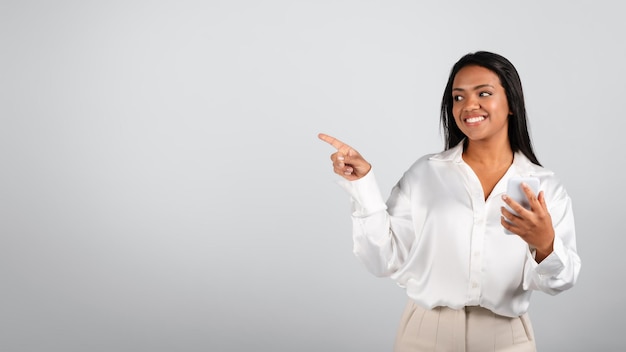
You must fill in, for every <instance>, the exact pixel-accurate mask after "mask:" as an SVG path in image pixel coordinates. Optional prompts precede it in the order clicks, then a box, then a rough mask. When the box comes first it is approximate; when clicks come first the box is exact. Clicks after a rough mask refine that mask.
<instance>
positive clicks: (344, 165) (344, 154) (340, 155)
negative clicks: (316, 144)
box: [317, 133, 372, 181]
mask: <svg viewBox="0 0 626 352" xmlns="http://www.w3.org/2000/svg"><path fill="white" fill-rule="evenodd" d="M317 136H318V137H319V139H321V140H323V141H324V142H326V143H328V144H330V145H332V146H333V147H334V148H335V149H336V150H337V151H336V152H335V153H333V154H331V156H330V160H332V161H333V170H334V171H335V173H336V174H337V175H339V176H341V177H343V178H345V179H346V180H348V181H355V180H358V179H360V178H361V177H363V176H365V175H367V173H368V172H370V170H371V169H372V165H370V163H368V162H367V161H366V160H365V159H363V157H362V156H361V154H359V152H357V151H356V150H355V149H354V148H352V147H351V146H349V145H347V144H345V143H344V142H342V141H340V140H338V139H337V138H335V137H331V136H329V135H327V134H323V133H320V134H318V135H317Z"/></svg>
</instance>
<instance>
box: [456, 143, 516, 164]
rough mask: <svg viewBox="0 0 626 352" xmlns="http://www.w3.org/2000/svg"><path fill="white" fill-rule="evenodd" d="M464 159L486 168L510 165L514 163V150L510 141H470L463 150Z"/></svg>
mask: <svg viewBox="0 0 626 352" xmlns="http://www.w3.org/2000/svg"><path fill="white" fill-rule="evenodd" d="M463 159H465V160H466V161H471V162H474V163H477V164H482V165H485V166H498V165H502V164H507V165H510V164H511V163H512V162H513V150H511V145H510V143H509V141H508V139H507V140H504V141H501V142H499V143H481V142H479V141H468V143H467V145H466V147H465V149H464V150H463Z"/></svg>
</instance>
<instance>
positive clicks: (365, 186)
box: [340, 170, 415, 277]
mask: <svg viewBox="0 0 626 352" xmlns="http://www.w3.org/2000/svg"><path fill="white" fill-rule="evenodd" d="M402 184H403V181H402V180H401V181H400V182H399V183H398V184H397V185H396V186H394V188H393V189H392V192H391V195H390V196H389V198H388V200H387V202H386V203H385V202H384V201H383V198H382V196H381V192H380V189H379V187H378V183H377V181H376V178H375V176H374V174H373V170H370V172H369V173H368V174H367V175H366V176H364V177H362V178H360V179H358V180H356V181H345V180H342V181H340V185H341V186H342V187H343V188H344V189H345V190H346V191H347V192H348V193H349V194H350V195H351V197H352V229H353V230H352V231H353V233H352V237H353V241H354V247H353V250H354V254H355V255H356V257H357V258H358V259H359V260H360V261H361V262H362V263H363V264H364V265H365V267H366V268H367V270H368V271H369V272H371V273H372V274H374V275H375V276H378V277H384V276H390V275H391V274H393V273H394V272H396V271H397V270H398V269H399V268H400V267H401V266H402V263H403V262H404V260H405V258H406V257H407V255H408V252H409V250H410V248H411V245H412V243H413V241H414V238H415V234H414V231H413V225H412V221H411V211H410V208H411V206H410V201H409V198H408V196H407V195H406V194H405V192H404V187H402Z"/></svg>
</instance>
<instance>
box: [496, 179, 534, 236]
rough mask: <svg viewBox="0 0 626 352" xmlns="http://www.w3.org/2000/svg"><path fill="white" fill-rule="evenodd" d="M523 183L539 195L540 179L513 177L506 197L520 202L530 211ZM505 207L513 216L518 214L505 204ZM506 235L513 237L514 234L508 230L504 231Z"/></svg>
mask: <svg viewBox="0 0 626 352" xmlns="http://www.w3.org/2000/svg"><path fill="white" fill-rule="evenodd" d="M522 183H526V184H527V185H528V186H529V187H530V189H532V191H533V193H535V195H537V194H538V193H539V179H538V178H536V177H512V178H510V179H509V181H508V183H507V187H506V195H507V196H509V198H511V199H513V200H514V201H516V202H518V203H519V204H520V205H521V206H523V207H524V208H526V209H529V210H530V203H529V202H528V197H526V193H524V190H523V189H522ZM505 207H506V209H507V210H508V211H510V212H511V213H513V214H516V215H517V213H516V212H515V211H514V210H513V209H511V208H510V207H509V206H508V205H506V204H505ZM504 232H505V233H506V234H509V235H512V234H513V233H512V232H511V231H509V230H507V229H504Z"/></svg>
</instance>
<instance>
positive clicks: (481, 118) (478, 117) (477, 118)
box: [465, 116, 485, 123]
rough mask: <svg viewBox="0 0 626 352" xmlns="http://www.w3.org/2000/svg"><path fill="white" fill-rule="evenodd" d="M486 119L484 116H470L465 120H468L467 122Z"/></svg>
mask: <svg viewBox="0 0 626 352" xmlns="http://www.w3.org/2000/svg"><path fill="white" fill-rule="evenodd" d="M484 119H485V117H484V116H475V117H469V118H467V119H465V122H467V123H476V122H480V121H483V120H484Z"/></svg>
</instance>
